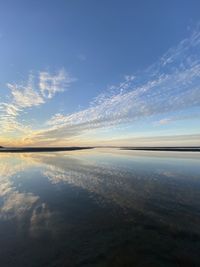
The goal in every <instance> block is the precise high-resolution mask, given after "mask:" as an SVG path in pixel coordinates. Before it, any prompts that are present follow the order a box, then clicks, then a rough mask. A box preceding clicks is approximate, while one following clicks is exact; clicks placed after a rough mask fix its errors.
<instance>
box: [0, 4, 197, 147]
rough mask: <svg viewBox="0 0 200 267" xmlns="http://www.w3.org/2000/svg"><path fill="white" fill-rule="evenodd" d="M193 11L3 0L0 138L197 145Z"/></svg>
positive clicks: (10, 142)
mask: <svg viewBox="0 0 200 267" xmlns="http://www.w3.org/2000/svg"><path fill="white" fill-rule="evenodd" d="M199 10H200V1H198V0H187V1H186V0H174V1H162V0H151V1H148V0H101V1H97V0H84V1H82V0H56V1H53V0H48V1H47V0H34V1H33V0H28V1H27V0H0V145H2V146H85V145H86V146H87V145H91V146H95V145H97V146H101V145H102V146H104V145H106V146H108V145H112V146H143V145H144V146H172V145H173V146H199V145H200V12H199Z"/></svg>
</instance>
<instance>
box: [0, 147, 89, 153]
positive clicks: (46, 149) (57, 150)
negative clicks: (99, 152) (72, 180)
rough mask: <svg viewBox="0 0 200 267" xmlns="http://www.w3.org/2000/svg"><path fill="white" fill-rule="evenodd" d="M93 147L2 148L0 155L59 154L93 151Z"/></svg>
mask: <svg viewBox="0 0 200 267" xmlns="http://www.w3.org/2000/svg"><path fill="white" fill-rule="evenodd" d="M92 148H93V147H22V148H18V147H17V148H16V147H12V148H1V147H0V153H1V152H2V153H3V152H4V153H6V152H9V153H12V152H13V153H17V152H18V153H27V152H30V153H33V152H59V151H73V150H83V149H92Z"/></svg>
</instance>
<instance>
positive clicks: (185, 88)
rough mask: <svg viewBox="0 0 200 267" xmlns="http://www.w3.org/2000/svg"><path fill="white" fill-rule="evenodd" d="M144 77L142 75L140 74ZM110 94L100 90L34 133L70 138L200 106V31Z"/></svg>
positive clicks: (130, 77) (129, 78)
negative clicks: (76, 109) (88, 101)
mask: <svg viewBox="0 0 200 267" xmlns="http://www.w3.org/2000/svg"><path fill="white" fill-rule="evenodd" d="M141 77H142V78H141ZM111 90H112V93H111V94H107V93H105V94H101V95H100V96H99V97H97V98H96V99H95V100H94V101H92V103H91V105H90V107H89V108H87V109H85V110H82V111H80V112H76V113H73V114H70V115H64V114H60V113H59V114H55V115H54V116H53V117H52V118H51V119H50V120H49V121H48V122H47V125H48V127H49V128H48V129H47V130H43V131H40V132H39V133H37V134H36V135H34V136H33V137H34V138H35V139H36V140H37V141H39V142H42V141H44V140H45V139H48V140H49V141H50V140H52V142H55V140H59V139H60V138H63V139H65V138H71V137H74V136H76V135H81V134H83V133H85V132H88V131H90V130H94V129H97V128H103V127H111V126H116V125H119V124H123V123H127V122H134V121H136V120H139V119H143V118H147V117H150V116H156V115H162V116H164V118H165V117H166V115H165V114H167V113H168V112H178V111H184V110H185V109H187V108H191V107H199V106H200V31H199V29H198V30H196V31H194V32H193V34H192V35H191V36H190V37H189V38H187V39H185V40H183V41H182V42H181V43H180V44H179V45H178V46H177V47H176V48H173V49H170V50H169V51H168V52H167V53H166V54H165V55H164V56H163V57H162V58H161V59H160V60H159V62H157V63H155V64H154V65H153V66H151V67H150V68H148V69H147V70H146V71H145V72H144V73H142V74H141V76H140V77H135V76H126V78H125V81H124V82H123V83H121V84H120V85H119V86H113V87H112V88H111Z"/></svg>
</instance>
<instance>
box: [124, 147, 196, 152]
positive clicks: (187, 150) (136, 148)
mask: <svg viewBox="0 0 200 267" xmlns="http://www.w3.org/2000/svg"><path fill="white" fill-rule="evenodd" d="M121 149H122V150H144V151H177V152H200V147H121Z"/></svg>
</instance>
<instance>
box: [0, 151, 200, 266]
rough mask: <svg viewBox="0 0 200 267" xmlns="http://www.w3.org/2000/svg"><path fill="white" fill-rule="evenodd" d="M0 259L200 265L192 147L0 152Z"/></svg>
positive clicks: (13, 262)
mask: <svg viewBox="0 0 200 267" xmlns="http://www.w3.org/2000/svg"><path fill="white" fill-rule="evenodd" d="M0 248H1V249H0V266H3V267H4V266H20V267H23V266H26V267H28V266H31V267H32V266H34V267H38V266H51V267H53V266H67V267H68V266H69V267H71V266H98V267H99V266H142V267H143V266H148V267H151V266H152V267H156V266H159V267H160V266H200V258H199V251H200V153H199V152H197V153H189V152H185V153H180V152H158V151H156V152H149V151H146V152H145V151H124V150H123V151H122V150H119V149H93V150H84V151H69V152H57V153H32V154H31V153H24V154H9V153H8V154H0Z"/></svg>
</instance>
